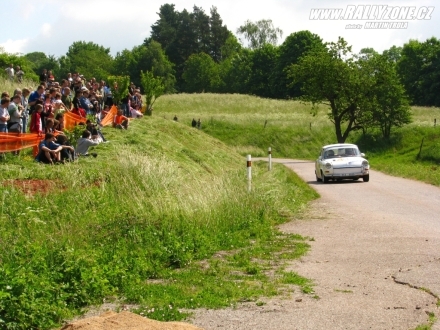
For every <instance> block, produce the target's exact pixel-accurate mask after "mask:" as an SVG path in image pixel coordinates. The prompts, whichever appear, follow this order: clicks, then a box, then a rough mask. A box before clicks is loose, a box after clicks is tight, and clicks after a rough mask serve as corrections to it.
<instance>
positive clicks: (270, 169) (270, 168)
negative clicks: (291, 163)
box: [268, 147, 272, 171]
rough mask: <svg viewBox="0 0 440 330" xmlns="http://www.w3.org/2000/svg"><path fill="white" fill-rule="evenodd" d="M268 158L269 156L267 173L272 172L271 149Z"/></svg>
mask: <svg viewBox="0 0 440 330" xmlns="http://www.w3.org/2000/svg"><path fill="white" fill-rule="evenodd" d="M268 156H269V171H272V148H271V147H269V150H268Z"/></svg>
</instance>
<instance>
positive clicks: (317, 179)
mask: <svg viewBox="0 0 440 330" xmlns="http://www.w3.org/2000/svg"><path fill="white" fill-rule="evenodd" d="M315 176H316V181H318V182H321V181H322V179H321V178H319V177H318V174H317V173H316V171H315Z"/></svg>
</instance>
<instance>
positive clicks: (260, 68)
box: [248, 44, 278, 97]
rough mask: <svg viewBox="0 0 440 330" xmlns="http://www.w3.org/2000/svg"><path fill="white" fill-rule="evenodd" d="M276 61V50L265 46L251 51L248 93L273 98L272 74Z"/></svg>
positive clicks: (271, 46)
mask: <svg viewBox="0 0 440 330" xmlns="http://www.w3.org/2000/svg"><path fill="white" fill-rule="evenodd" d="M277 61H278V48H277V47H275V46H273V45H271V44H265V45H263V46H262V47H260V48H257V49H255V50H253V51H252V69H251V75H250V79H249V84H248V85H249V90H248V93H251V94H254V95H258V96H261V97H273V95H272V89H271V81H272V80H273V79H272V74H273V72H274V67H275V66H276V63H277Z"/></svg>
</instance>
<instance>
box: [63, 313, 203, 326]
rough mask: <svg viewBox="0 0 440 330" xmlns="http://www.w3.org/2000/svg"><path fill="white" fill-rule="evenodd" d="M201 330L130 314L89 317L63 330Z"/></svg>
mask: <svg viewBox="0 0 440 330" xmlns="http://www.w3.org/2000/svg"><path fill="white" fill-rule="evenodd" d="M80 329H81V330H106V329H111V330H126V329H130V330H145V329H149V330H174V329H179V330H180V329H181V330H201V328H198V327H196V326H194V325H191V324H187V323H183V322H159V321H155V320H150V319H147V318H145V317H142V316H140V315H137V314H133V313H130V312H125V311H124V312H121V313H115V312H106V313H104V314H102V315H100V316H94V317H89V318H86V319H83V320H79V321H76V322H73V323H69V324H66V325H65V326H64V327H63V328H62V329H61V330H80Z"/></svg>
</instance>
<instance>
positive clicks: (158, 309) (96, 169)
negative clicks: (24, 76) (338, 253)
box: [0, 116, 317, 329]
mask: <svg viewBox="0 0 440 330" xmlns="http://www.w3.org/2000/svg"><path fill="white" fill-rule="evenodd" d="M103 131H104V134H105V135H106V137H107V138H108V139H109V140H110V141H111V142H110V143H107V144H101V145H99V146H97V147H95V148H94V150H93V151H95V152H97V153H98V157H97V158H92V157H91V158H80V159H79V161H78V162H76V163H72V164H66V165H59V166H52V167H51V166H44V165H40V164H37V163H35V162H33V160H32V158H31V155H30V150H25V151H23V152H21V153H20V155H19V156H13V155H12V154H7V155H6V160H3V161H2V163H1V166H2V171H1V173H0V181H1V182H2V184H1V187H0V196H1V198H2V206H1V210H0V228H1V229H2V230H1V231H0V328H4V329H31V328H35V329H36V328H38V329H51V328H54V327H56V326H59V325H60V323H61V322H62V321H63V320H65V319H68V318H71V317H73V316H74V315H76V314H78V313H81V310H82V308H84V307H87V306H90V305H93V304H100V303H102V302H103V301H107V302H116V303H120V304H127V303H132V304H138V306H139V307H138V309H137V311H138V312H139V313H143V315H145V316H148V317H149V318H154V319H158V320H180V319H184V318H185V317H186V316H187V313H188V312H187V310H188V309H189V310H190V309H191V308H196V307H207V308H218V307H224V306H231V305H234V304H236V303H238V302H240V301H255V303H258V304H261V302H260V301H259V298H260V297H262V296H272V295H275V294H281V293H283V292H284V293H285V294H289V292H291V291H292V290H303V291H304V292H309V293H311V292H312V291H313V289H312V283H311V282H310V281H308V280H307V279H304V278H303V277H301V276H300V275H298V274H295V273H292V272H288V271H286V270H285V269H284V266H285V262H286V261H287V260H289V259H294V258H297V257H298V256H300V255H303V254H304V253H305V252H306V251H307V250H308V247H309V245H308V244H307V242H308V238H304V237H300V236H298V235H283V234H281V233H280V232H278V230H277V229H276V227H275V226H276V224H279V223H282V222H284V221H287V220H289V219H290V217H291V216H293V215H295V214H298V212H301V210H302V209H304V208H305V207H306V205H307V202H308V201H310V200H312V199H314V198H316V197H317V194H316V193H315V192H314V191H313V190H311V189H310V188H309V187H308V186H307V185H306V184H305V183H304V182H302V181H301V180H300V179H299V178H298V177H297V176H296V175H295V174H294V173H292V172H290V171H288V170H287V169H286V168H285V167H283V166H275V167H274V169H273V171H271V172H268V171H267V166H266V164H264V163H255V164H254V167H253V182H252V191H251V192H250V193H249V192H248V190H247V179H246V162H245V158H244V157H243V156H241V155H239V154H238V153H237V152H235V151H234V149H233V148H230V147H228V146H227V145H225V144H224V143H223V142H221V141H219V140H217V139H214V138H212V137H210V136H209V135H207V134H206V133H204V132H203V131H199V130H197V129H193V128H190V127H188V126H186V125H183V124H181V123H176V122H174V121H172V120H168V119H163V118H161V117H160V116H153V117H146V118H143V119H139V120H136V121H134V122H133V123H132V125H131V127H130V129H129V130H127V131H120V130H114V129H112V128H104V130H103ZM292 284H293V286H292ZM295 284H296V285H295Z"/></svg>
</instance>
